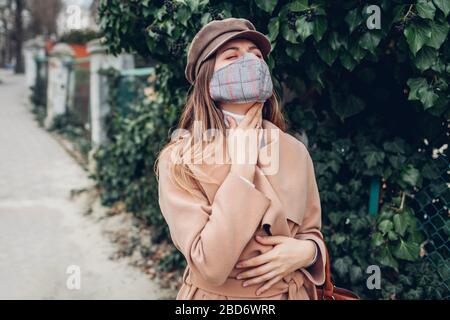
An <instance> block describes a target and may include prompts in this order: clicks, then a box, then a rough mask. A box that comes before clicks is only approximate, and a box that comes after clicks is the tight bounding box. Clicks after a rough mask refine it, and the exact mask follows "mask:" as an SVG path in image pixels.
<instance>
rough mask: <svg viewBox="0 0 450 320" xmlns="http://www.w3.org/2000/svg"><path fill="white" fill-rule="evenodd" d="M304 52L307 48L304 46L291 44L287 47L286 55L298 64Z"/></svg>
mask: <svg viewBox="0 0 450 320" xmlns="http://www.w3.org/2000/svg"><path fill="white" fill-rule="evenodd" d="M304 52H305V47H303V46H299V45H293V44H291V43H288V44H287V45H286V54H287V55H288V56H289V57H291V58H292V59H294V60H295V61H297V62H298V61H299V60H300V57H301V56H302V54H303V53H304Z"/></svg>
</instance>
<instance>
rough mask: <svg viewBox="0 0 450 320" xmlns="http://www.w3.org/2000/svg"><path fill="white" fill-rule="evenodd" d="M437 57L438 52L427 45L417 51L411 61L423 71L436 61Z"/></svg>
mask: <svg viewBox="0 0 450 320" xmlns="http://www.w3.org/2000/svg"><path fill="white" fill-rule="evenodd" d="M437 57H438V52H437V51H436V50H434V49H433V48H430V47H428V46H424V47H423V48H422V49H420V51H419V52H418V53H417V55H416V57H415V58H414V59H413V62H414V64H415V66H416V67H417V68H418V69H419V70H421V71H425V70H427V69H430V68H431V66H432V65H433V64H434V63H436V60H437Z"/></svg>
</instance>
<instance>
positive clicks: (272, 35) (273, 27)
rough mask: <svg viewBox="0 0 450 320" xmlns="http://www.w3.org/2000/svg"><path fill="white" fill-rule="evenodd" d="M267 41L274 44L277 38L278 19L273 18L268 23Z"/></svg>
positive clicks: (278, 29)
mask: <svg viewBox="0 0 450 320" xmlns="http://www.w3.org/2000/svg"><path fill="white" fill-rule="evenodd" d="M268 29H269V39H270V41H271V42H274V41H275V39H276V38H277V37H278V33H279V31H280V20H279V18H278V17H274V18H272V19H270V21H269V26H268Z"/></svg>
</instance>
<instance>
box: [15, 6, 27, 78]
mask: <svg viewBox="0 0 450 320" xmlns="http://www.w3.org/2000/svg"><path fill="white" fill-rule="evenodd" d="M24 7H25V3H24V0H16V8H15V19H14V40H15V43H16V45H15V51H16V66H15V68H14V72H15V73H24V72H25V67H24V63H23V56H22V47H23V16H22V14H23V10H24Z"/></svg>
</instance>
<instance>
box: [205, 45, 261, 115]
mask: <svg viewBox="0 0 450 320" xmlns="http://www.w3.org/2000/svg"><path fill="white" fill-rule="evenodd" d="M246 52H249V53H253V54H254V55H255V56H257V57H258V58H259V59H264V58H263V55H262V53H261V50H259V49H258V47H257V46H256V45H255V44H254V43H253V42H252V41H251V40H248V39H232V40H230V41H227V42H226V43H224V44H223V45H222V46H221V47H220V48H219V49H218V50H217V52H216V61H215V65H214V71H216V70H217V69H219V68H221V67H224V66H226V65H227V64H230V63H232V62H233V61H235V60H236V59H238V58H239V57H241V56H242V55H243V54H244V53H246ZM253 104H254V103H253V102H249V103H239V104H235V103H234V104H233V103H224V102H220V107H222V108H223V109H225V110H229V111H231V112H234V113H238V114H245V113H246V112H247V110H248V109H250V107H251V106H252V105H253Z"/></svg>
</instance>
